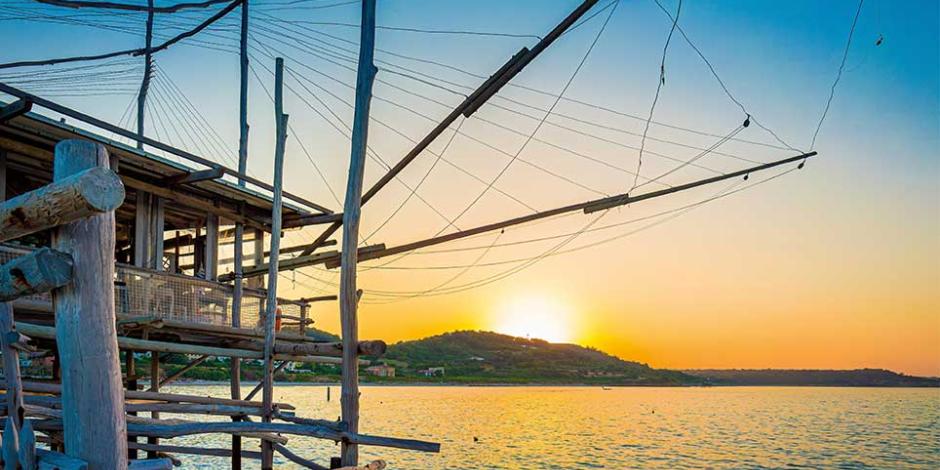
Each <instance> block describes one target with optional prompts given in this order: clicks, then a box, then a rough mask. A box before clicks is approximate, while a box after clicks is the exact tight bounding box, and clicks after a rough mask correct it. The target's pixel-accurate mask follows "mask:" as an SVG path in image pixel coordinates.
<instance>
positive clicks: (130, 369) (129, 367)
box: [124, 349, 137, 459]
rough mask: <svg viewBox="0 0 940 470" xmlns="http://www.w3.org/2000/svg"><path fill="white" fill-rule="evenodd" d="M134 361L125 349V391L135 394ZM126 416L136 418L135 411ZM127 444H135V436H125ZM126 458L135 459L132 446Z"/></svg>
mask: <svg viewBox="0 0 940 470" xmlns="http://www.w3.org/2000/svg"><path fill="white" fill-rule="evenodd" d="M134 359H135V358H134V351H131V350H130V349H127V350H125V351H124V370H125V378H126V384H127V389H128V390H133V391H135V392H136V391H137V364H136V361H135V360H134ZM127 414H128V415H131V416H137V412H136V411H130V412H128V413H127ZM127 442H128V443H136V442H137V436H127ZM127 458H128V459H136V458H137V449H135V448H134V447H133V446H130V445H128V448H127Z"/></svg>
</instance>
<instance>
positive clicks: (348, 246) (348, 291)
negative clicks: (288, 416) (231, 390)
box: [305, 0, 378, 466]
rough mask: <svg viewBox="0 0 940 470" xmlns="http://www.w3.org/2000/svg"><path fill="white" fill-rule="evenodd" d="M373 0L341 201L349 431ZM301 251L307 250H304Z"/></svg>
mask: <svg viewBox="0 0 940 470" xmlns="http://www.w3.org/2000/svg"><path fill="white" fill-rule="evenodd" d="M374 54H375V0H362V20H361V26H360V36H359V65H358V69H357V70H358V72H357V77H356V106H355V112H354V115H353V130H352V146H351V151H350V156H349V176H348V177H347V179H346V199H345V201H344V202H343V244H342V247H343V252H342V255H341V257H342V266H343V267H342V271H341V272H340V284H339V298H340V303H339V308H340V325H341V329H342V337H343V365H342V366H341V369H342V395H341V397H342V398H341V409H342V414H343V422H344V423H346V426H347V429H349V432H352V433H356V432H358V431H359V357H358V354H359V351H358V348H357V345H358V344H359V320H358V317H357V308H358V304H359V302H358V299H357V296H356V291H357V288H356V271H357V266H356V265H357V263H358V255H359V250H358V248H357V247H358V246H359V217H360V214H361V211H362V207H361V206H362V180H363V176H364V174H365V158H366V150H367V149H368V145H369V144H368V142H369V109H370V107H371V104H372V85H373V83H374V82H375V74H376V73H377V72H378V69H376V67H375V63H374V61H373V56H374ZM305 253H306V252H305ZM341 455H342V458H343V465H349V466H356V465H357V464H358V463H359V449H358V447H356V444H355V443H352V442H348V441H343V443H342V451H341Z"/></svg>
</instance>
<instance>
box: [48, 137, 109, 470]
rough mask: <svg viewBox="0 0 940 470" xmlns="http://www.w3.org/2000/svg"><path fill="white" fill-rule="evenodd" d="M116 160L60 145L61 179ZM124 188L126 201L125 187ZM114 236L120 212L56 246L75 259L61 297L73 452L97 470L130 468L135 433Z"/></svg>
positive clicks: (57, 240) (68, 444)
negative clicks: (130, 434) (128, 406)
mask: <svg viewBox="0 0 940 470" xmlns="http://www.w3.org/2000/svg"><path fill="white" fill-rule="evenodd" d="M109 161H110V160H109V158H108V153H107V152H106V151H105V149H104V147H103V146H101V145H96V144H94V143H92V142H89V141H81V140H65V141H62V142H60V143H59V144H57V145H56V148H55V163H54V172H53V174H54V177H53V179H54V181H62V180H63V179H65V178H68V177H70V176H72V175H75V174H76V173H79V172H82V171H84V170H86V169H88V168H94V167H103V168H105V169H107V167H108V164H109ZM112 174H113V173H112ZM118 188H120V193H121V199H122V200H123V187H120V186H118ZM115 190H116V189H115ZM114 234H115V222H114V212H113V211H110V212H106V213H103V214H99V215H95V216H92V217H89V218H87V219H84V220H79V221H77V222H71V223H69V224H66V225H63V226H61V227H59V228H58V229H56V231H55V232H54V234H53V247H54V248H55V249H57V250H59V251H62V252H64V253H68V254H69V255H71V256H72V260H73V282H71V283H69V284H67V285H65V286H63V287H61V288H58V289H56V290H55V292H54V295H53V301H54V305H55V312H56V327H55V331H56V335H55V336H56V345H57V347H58V350H59V355H60V357H61V359H62V411H63V425H64V429H65V433H64V434H65V448H66V452H67V453H68V455H70V456H72V457H76V458H79V459H81V460H84V461H86V462H88V464H89V466H90V467H92V468H124V467H126V466H127V453H126V452H125V449H124V446H123V444H121V445H116V443H124V442H126V441H127V429H126V419H125V415H124V395H123V384H122V383H121V367H120V364H119V359H118V344H117V333H116V330H115V317H114V284H113V280H114ZM89 363H94V367H88V364H89Z"/></svg>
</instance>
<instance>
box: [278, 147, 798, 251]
mask: <svg viewBox="0 0 940 470" xmlns="http://www.w3.org/2000/svg"><path fill="white" fill-rule="evenodd" d="M815 155H816V152H809V153H804V154H801V155H796V156H793V157H789V158H785V159H783V160H778V161H775V162H771V163H766V164H763V165H758V166H755V167H751V168H746V169H744V170H740V171H735V172H732V173H727V174H724V175H719V176H715V177H712V178H706V179H703V180H698V181H693V182H691V183H686V184H683V185H679V186H673V187H671V188H667V189H664V190H659V191H651V192H649V193H644V194H640V195H637V196H630V195H628V194H622V195H619V196H612V197H609V198H603V199H595V200H591V201H587V202H580V203H577V204H571V205H567V206H563V207H559V208H555V209H549V210H546V211H542V212H536V213H534V214H528V215H524V216H521V217H515V218H512V219H507V220H504V221H501V222H494V223H491V224H486V225H481V226H478V227H474V228H471V229H466V230H461V231H458V232H453V233H449V234H446V235H441V236H438V237H433V238H428V239H425V240H420V241H416V242H411V243H406V244H403V245H398V246H393V247H391V248H387V249H385V250H374V251H371V252H368V253H362V252H361V251H360V255H359V260H360V261H365V260H370V259H377V258H382V257H385V256H391V255H396V254H400V253H406V252H409V251H414V250H417V249H420V248H426V247H429V246H434V245H440V244H442V243H446V242H450V241H454V240H459V239H462V238H467V237H472V236H474V235H479V234H481V233H486V232H492V231H495V230H502V229H504V228H507V227H511V226H514V225H521V224H525V223H528V222H533V221H536V220H541V219H546V218H549V217H555V216H558V215H562V214H567V213H570V212H578V211H583V212H587V213H590V212H595V211H599V210H604V209H610V208H612V207H616V206H620V205H625V204H632V203H635V202H640V201H645V200H648V199H654V198H657V197H662V196H666V195H669V194H673V193H676V192H679V191H685V190H688V189H692V188H696V187H699V186H703V185H706V184H711V183H716V182H719V181H724V180H727V179H731V178H737V177H741V176H744V175H748V174H750V173H756V172H758V171H762V170H766V169H769V168H773V167H777V166H780V165H784V164H787V163H793V162H796V161H801V160H805V159H807V158H810V157H813V156H815ZM294 260H302V261H296V262H295V263H294V265H293V267H294V269H296V268H299V267H304V266H311V265H314V264H321V263H322V264H324V265H325V266H326V267H327V268H336V267H338V266H339V265H340V261H341V260H340V257H339V256H337V255H332V256H330V257H318V258H316V259H311V258H305V257H297V258H294Z"/></svg>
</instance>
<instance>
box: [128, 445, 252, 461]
mask: <svg viewBox="0 0 940 470" xmlns="http://www.w3.org/2000/svg"><path fill="white" fill-rule="evenodd" d="M128 447H130V448H133V449H138V450H146V451H155V452H171V453H174V454H190V455H208V456H212V457H231V456H232V450H231V449H222V448H213V447H188V446H174V445H166V444H159V445H153V444H129V445H128ZM241 456H242V458H247V459H255V460H258V459H261V452H255V451H249V450H243V451H241Z"/></svg>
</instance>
